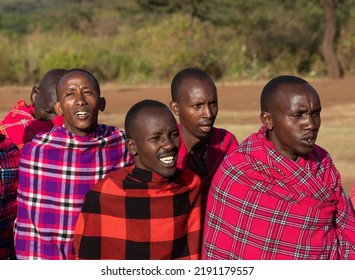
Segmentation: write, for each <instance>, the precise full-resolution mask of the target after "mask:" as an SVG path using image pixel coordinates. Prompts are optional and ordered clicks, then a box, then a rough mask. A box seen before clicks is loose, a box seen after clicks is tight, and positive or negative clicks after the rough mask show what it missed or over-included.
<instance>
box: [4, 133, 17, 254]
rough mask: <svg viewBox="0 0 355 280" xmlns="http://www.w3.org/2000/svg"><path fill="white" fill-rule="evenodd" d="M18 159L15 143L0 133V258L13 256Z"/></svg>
mask: <svg viewBox="0 0 355 280" xmlns="http://www.w3.org/2000/svg"><path fill="white" fill-rule="evenodd" d="M19 161H20V152H19V150H18V148H17V147H16V145H14V144H13V143H12V141H11V139H10V138H6V137H5V135H2V134H0V259H8V258H14V257H15V248H14V233H13V225H14V220H15V218H16V209H17V208H16V190H17V183H18V166H19Z"/></svg>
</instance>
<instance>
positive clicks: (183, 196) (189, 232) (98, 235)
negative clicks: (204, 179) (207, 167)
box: [73, 166, 201, 260]
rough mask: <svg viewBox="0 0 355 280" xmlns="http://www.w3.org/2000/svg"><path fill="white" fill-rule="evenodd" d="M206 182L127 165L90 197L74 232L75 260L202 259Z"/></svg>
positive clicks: (189, 174) (188, 173)
mask: <svg viewBox="0 0 355 280" xmlns="http://www.w3.org/2000/svg"><path fill="white" fill-rule="evenodd" d="M200 186H201V181H200V178H199V177H198V176H197V175H195V173H193V172H192V171H190V170H185V171H183V172H182V171H180V170H179V171H178V172H177V174H176V175H175V176H174V177H173V178H170V179H169V178H162V177H161V176H159V175H158V174H156V173H152V172H150V171H147V170H142V169H138V168H136V167H134V166H131V167H125V168H122V169H120V170H117V171H114V172H111V173H110V174H109V175H108V176H107V177H106V178H105V179H104V180H102V181H100V182H99V183H98V184H96V185H95V186H94V187H93V188H92V190H91V191H90V192H89V193H88V194H87V195H86V198H85V203H84V205H83V208H82V212H81V213H80V215H79V218H78V222H77V225H76V229H75V234H74V252H75V253H74V254H73V256H74V257H73V258H74V259H131V260H132V259H135V260H137V259H138V260H142V259H155V260H157V259H163V260H167V259H198V258H199V252H200V239H201V205H200V202H201V193H200V191H201V189H200Z"/></svg>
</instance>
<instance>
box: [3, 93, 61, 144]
mask: <svg viewBox="0 0 355 280" xmlns="http://www.w3.org/2000/svg"><path fill="white" fill-rule="evenodd" d="M33 114H34V112H33V106H32V105H29V106H28V105H26V102H25V101H24V100H20V101H18V102H17V103H16V104H15V106H14V107H13V108H12V109H11V111H10V112H9V113H8V114H7V115H6V116H5V118H4V119H3V120H2V121H1V122H0V133H2V134H4V135H6V136H7V137H9V138H11V139H12V142H13V143H14V144H15V145H16V146H17V147H18V148H19V149H20V151H21V150H22V148H23V145H24V144H26V143H28V142H31V141H32V139H33V138H34V137H35V135H36V134H38V133H40V132H48V131H50V130H51V129H52V128H53V126H54V125H57V126H62V125H63V124H64V119H63V117H62V116H57V117H56V118H55V119H54V120H53V121H48V122H46V121H38V120H36V119H35V118H34V115H33Z"/></svg>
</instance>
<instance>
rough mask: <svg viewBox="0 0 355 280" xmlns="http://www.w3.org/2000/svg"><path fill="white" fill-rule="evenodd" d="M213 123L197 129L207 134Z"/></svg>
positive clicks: (202, 125) (201, 125)
mask: <svg viewBox="0 0 355 280" xmlns="http://www.w3.org/2000/svg"><path fill="white" fill-rule="evenodd" d="M212 126H213V123H206V124H200V125H199V127H200V128H201V130H202V131H203V132H204V133H209V132H210V131H211V129H212Z"/></svg>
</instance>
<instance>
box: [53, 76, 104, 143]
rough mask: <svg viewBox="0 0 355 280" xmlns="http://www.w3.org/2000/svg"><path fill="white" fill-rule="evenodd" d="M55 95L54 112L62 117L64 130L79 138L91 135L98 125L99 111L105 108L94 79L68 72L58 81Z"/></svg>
mask: <svg viewBox="0 0 355 280" xmlns="http://www.w3.org/2000/svg"><path fill="white" fill-rule="evenodd" d="M57 94H58V99H59V102H57V103H56V112H57V114H58V115H63V116H64V126H65V128H66V129H67V130H68V131H70V132H72V133H74V134H76V135H79V136H86V135H88V134H90V133H92V132H93V131H94V130H95V129H96V126H97V123H98V114H99V110H101V111H103V110H104V108H105V100H104V99H103V98H100V96H99V88H98V85H97V84H96V83H95V81H94V79H92V77H91V76H90V75H88V74H87V73H85V72H81V71H73V72H70V73H68V74H66V75H65V76H64V77H63V78H62V79H61V80H60V81H59V83H58V86H57Z"/></svg>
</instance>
